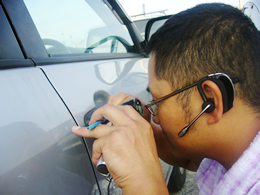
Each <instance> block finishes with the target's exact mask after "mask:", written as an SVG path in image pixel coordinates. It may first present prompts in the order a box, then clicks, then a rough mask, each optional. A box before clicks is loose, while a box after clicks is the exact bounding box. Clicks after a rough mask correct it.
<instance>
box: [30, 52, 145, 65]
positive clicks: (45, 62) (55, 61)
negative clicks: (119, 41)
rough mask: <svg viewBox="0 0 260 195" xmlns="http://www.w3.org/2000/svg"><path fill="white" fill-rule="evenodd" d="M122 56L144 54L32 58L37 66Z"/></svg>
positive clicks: (134, 56)
mask: <svg viewBox="0 0 260 195" xmlns="http://www.w3.org/2000/svg"><path fill="white" fill-rule="evenodd" d="M123 58H144V55H142V54H138V53H112V54H110V53H108V54H103V53H102V54H78V55H76V54H74V55H72V54H69V55H59V56H58V55H57V56H56V57H49V58H33V61H34V63H35V64H36V65H37V66H44V65H50V64H61V63H70V62H87V61H97V60H110V59H123Z"/></svg>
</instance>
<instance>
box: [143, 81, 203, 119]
mask: <svg viewBox="0 0 260 195" xmlns="http://www.w3.org/2000/svg"><path fill="white" fill-rule="evenodd" d="M197 84H198V82H196V83H193V84H191V85H188V86H186V87H183V88H181V89H178V90H176V91H174V92H172V93H170V94H168V95H166V96H163V97H161V98H159V99H157V100H153V101H150V102H149V103H148V104H146V105H144V106H145V107H146V108H147V109H148V110H149V111H150V113H151V114H152V115H153V116H156V115H157V114H158V112H159V109H158V105H157V104H158V103H159V102H161V101H163V100H166V99H167V98H169V97H172V96H174V95H176V94H178V93H181V92H183V91H185V90H187V89H190V88H192V87H195V86H196V85H197Z"/></svg>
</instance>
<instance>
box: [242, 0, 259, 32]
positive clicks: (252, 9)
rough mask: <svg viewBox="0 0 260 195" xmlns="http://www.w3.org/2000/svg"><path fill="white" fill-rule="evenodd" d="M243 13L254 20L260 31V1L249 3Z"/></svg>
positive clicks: (244, 7) (254, 0) (252, 0)
mask: <svg viewBox="0 0 260 195" xmlns="http://www.w3.org/2000/svg"><path fill="white" fill-rule="evenodd" d="M242 11H243V12H244V13H245V14H246V15H247V16H249V17H250V18H251V19H252V21H253V22H254V24H255V26H256V28H257V29H258V30H260V0H249V1H247V2H246V3H245V5H244V6H243V9H242Z"/></svg>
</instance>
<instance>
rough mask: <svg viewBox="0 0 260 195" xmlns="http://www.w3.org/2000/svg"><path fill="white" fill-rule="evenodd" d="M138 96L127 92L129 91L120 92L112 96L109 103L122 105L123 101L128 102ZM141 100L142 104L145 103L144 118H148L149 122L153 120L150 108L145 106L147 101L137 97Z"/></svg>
mask: <svg viewBox="0 0 260 195" xmlns="http://www.w3.org/2000/svg"><path fill="white" fill-rule="evenodd" d="M135 97H136V96H133V95H130V94H127V93H119V94H118V95H117V96H110V97H109V99H108V103H109V104H113V105H115V106H119V105H121V104H122V103H124V102H127V101H129V100H131V99H133V98H135ZM137 98H138V99H139V100H140V101H141V102H142V105H143V109H144V114H143V118H145V120H147V121H148V122H150V121H151V113H150V112H149V110H147V109H146V108H145V106H144V105H145V102H144V101H143V100H142V98H140V97H137Z"/></svg>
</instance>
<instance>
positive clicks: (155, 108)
mask: <svg viewBox="0 0 260 195" xmlns="http://www.w3.org/2000/svg"><path fill="white" fill-rule="evenodd" d="M223 76H224V77H225V78H227V79H228V80H229V81H230V82H231V83H232V84H231V85H232V86H233V84H234V83H237V82H238V81H239V79H237V78H229V76H228V75H226V74H224V73H215V74H211V75H208V76H206V77H203V78H202V79H200V80H199V81H198V82H195V83H193V84H191V85H188V86H186V87H183V88H181V89H178V90H176V91H174V92H172V93H170V94H168V95H166V96H163V97H161V98H159V99H157V100H153V101H150V102H149V103H148V104H146V105H144V106H145V107H146V108H147V109H148V110H149V111H150V113H151V114H152V115H153V116H156V115H157V114H158V112H159V109H158V105H157V104H158V103H159V102H161V101H163V100H166V99H167V98H169V97H172V96H174V95H176V94H178V93H181V92H183V91H185V90H187V89H190V88H192V87H195V86H196V85H198V83H199V82H200V83H201V81H204V80H206V79H208V78H220V77H223ZM232 88H233V91H234V86H233V87H232ZM233 95H234V94H233Z"/></svg>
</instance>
